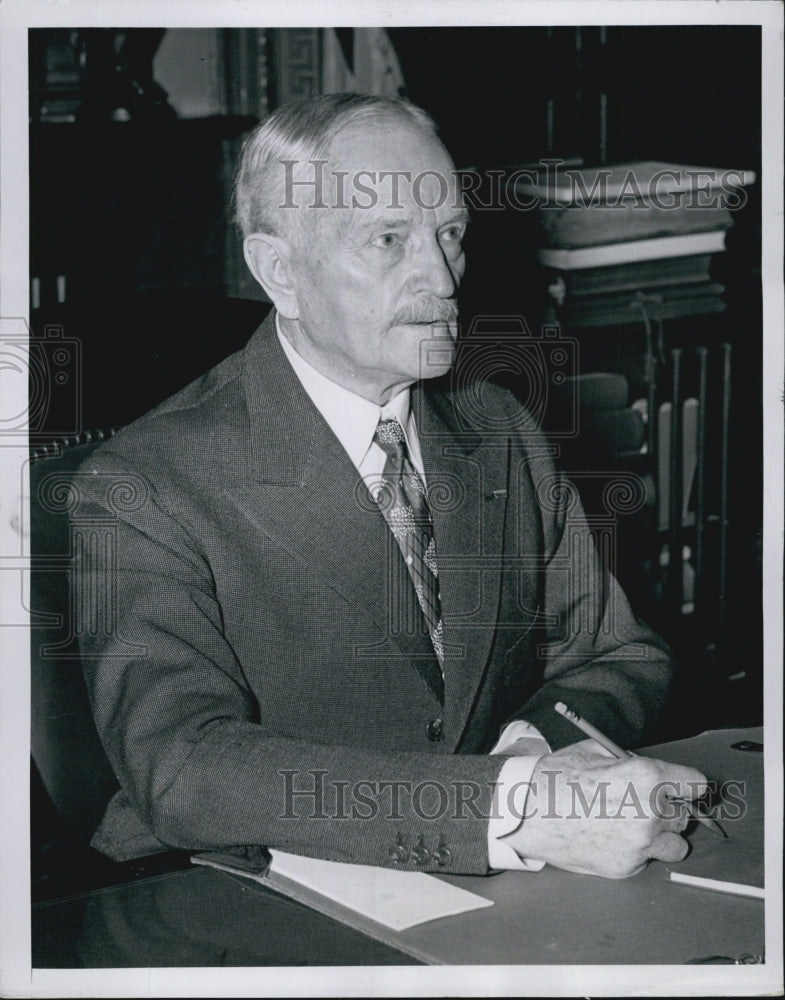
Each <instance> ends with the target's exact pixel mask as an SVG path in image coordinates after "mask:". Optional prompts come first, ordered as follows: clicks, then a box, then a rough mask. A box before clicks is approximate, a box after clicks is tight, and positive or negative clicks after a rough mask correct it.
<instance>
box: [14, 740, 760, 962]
mask: <svg viewBox="0 0 785 1000" xmlns="http://www.w3.org/2000/svg"><path fill="white" fill-rule="evenodd" d="M742 738H748V739H753V740H754V739H756V738H757V739H760V731H759V730H745V731H739V730H723V731H719V732H715V733H710V734H704V735H703V736H701V737H696V738H695V739H692V740H684V741H680V742H678V743H670V744H666V745H664V746H662V747H658V748H656V750H651V751H648V752H649V753H651V754H652V755H655V754H656V756H659V757H662V758H663V759H667V760H672V761H674V762H676V763H682V762H683V763H687V762H689V763H691V764H694V765H695V766H697V767H699V768H701V769H702V770H703V771H704V772H705V773H706V774H707V775H708V776H709V777H710V778H712V779H714V780H716V781H717V782H726V781H729V780H732V781H734V782H738V783H740V784H739V785H738V786H735V787H736V788H737V790H736V791H735V792H734V794H735V796H736V798H737V799H738V800H741V801H743V806H744V810H743V813H744V814H743V815H742V816H740V817H739V818H738V819H726V820H725V821H724V826H725V829H726V830H727V832H728V834H729V839H728V840H721V839H720V838H719V837H717V836H716V835H714V834H712V833H710V832H709V831H708V830H706V829H705V828H703V827H702V826H697V827H696V829H694V830H693V831H692V833H691V834H690V841H691V844H692V850H691V852H690V855H689V857H688V858H687V859H686V860H685V861H683V862H681V863H679V864H677V865H665V864H662V863H659V862H653V863H651V864H650V865H649V866H648V867H647V868H646V869H645V870H644V871H643V872H641V873H640V874H639V875H637V876H635V877H633V878H631V879H625V880H622V881H609V880H605V879H599V878H594V877H591V876H582V875H573V874H569V873H566V872H560V871H557V870H555V869H551V868H546V869H544V870H543V871H542V872H540V873H538V874H536V875H535V874H530V873H525V872H505V873H502V874H500V875H496V876H492V877H489V878H480V877H472V876H445V878H446V880H447V881H449V882H452V883H454V884H456V885H461V886H463V887H464V888H467V889H469V890H470V891H471V892H475V893H477V894H478V895H480V896H484V897H486V898H487V899H491V900H493V902H494V904H495V905H494V906H492V907H488V908H486V909H482V910H476V911H473V912H471V913H466V914H461V915H459V916H455V917H449V918H446V919H443V920H437V921H433V922H431V923H428V924H422V925H420V926H418V927H414V928H411V929H410V930H408V931H404V932H401V933H395V932H391V931H387V930H386V929H384V928H381V929H380V931H379V932H378V934H376V933H375V932H371V933H370V934H369V933H368V932H367V931H368V929H367V928H366V933H362V932H360V931H359V930H357V929H355V928H350V927H347V926H344V925H343V924H340V923H337V922H336V921H334V920H332V919H330V918H329V917H326V916H323V915H321V914H319V913H316V912H314V911H312V910H309V909H307V908H306V907H303V906H301V905H300V904H297V903H294V902H292V901H290V900H288V899H286V898H284V897H282V896H279V895H277V894H276V893H274V892H271V891H270V890H269V889H266V888H264V887H262V886H260V885H258V884H256V883H254V882H251V881H249V880H246V879H242V878H239V877H236V876H230V875H226V874H224V873H221V872H217V871H214V870H212V869H207V868H193V869H187V870H184V871H177V872H170V873H168V874H165V875H161V876H158V877H155V878H151V879H149V880H147V881H143V882H140V883H135V884H133V885H121V886H115V887H112V888H109V889H102V890H99V891H96V892H91V893H86V894H84V895H82V896H80V897H77V898H74V899H68V900H60V901H57V902H52V903H44V904H39V905H37V906H35V907H34V908H33V966H34V967H37V968H57V967H60V968H63V967H122V966H131V967H156V966H159V967H160V966H216V965H222V966H223V965H226V966H230V965H231V966H263V965H271V966H286V965H390V964H412V963H418V962H422V963H429V964H455V965H463V964H466V965H469V964H495V965H503V964H537V965H544V964H559V965H564V964H587V965H589V964H625V965H627V964H680V963H684V962H688V961H690V960H694V959H699V958H705V957H708V956H710V955H729V956H734V957H736V956H740V955H742V954H744V953H752V954H760V953H761V952H762V951H763V948H764V906H763V903H762V902H761V901H759V900H755V899H746V898H741V897H735V896H727V895H723V894H718V893H709V892H705V891H702V890H699V889H693V888H690V887H687V886H683V885H676V884H674V883H672V882H670V881H669V873H670V871H671V870H679V871H684V872H688V873H691V874H698V875H706V876H712V877H716V878H726V879H728V880H731V881H733V880H735V881H747V882H750V883H752V884H758V885H760V884H762V874H763V873H762V859H763V781H762V776H763V761H762V755H761V754H755V753H745V752H741V751H738V750H732V749H731V744H732V743H735V742H737V740H740V739H742ZM739 788H743V792H740V791H739V790H738V789H739ZM740 811H741V810H740Z"/></svg>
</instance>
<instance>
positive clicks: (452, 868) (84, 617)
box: [74, 449, 503, 874]
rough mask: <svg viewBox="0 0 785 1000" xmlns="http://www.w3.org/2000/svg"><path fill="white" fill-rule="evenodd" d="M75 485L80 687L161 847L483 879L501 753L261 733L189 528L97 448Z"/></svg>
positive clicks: (141, 480) (143, 481) (255, 702)
mask: <svg viewBox="0 0 785 1000" xmlns="http://www.w3.org/2000/svg"><path fill="white" fill-rule="evenodd" d="M77 482H78V486H79V490H80V503H79V506H78V512H77V516H76V522H75V524H76V527H75V530H76V538H77V544H76V549H77V553H78V555H77V559H76V564H75V567H74V569H75V575H76V587H75V593H76V597H77V603H78V605H79V607H80V616H81V621H82V623H83V627H82V630H81V631H82V652H83V660H84V667H85V678H86V681H87V686H88V691H89V695H90V700H91V704H92V708H93V713H94V717H95V721H96V726H97V729H98V732H99V735H100V737H101V740H102V742H103V745H104V748H105V750H106V753H107V755H108V757H109V760H110V762H111V764H112V766H113V768H114V770H115V772H116V774H117V777H118V779H119V781H120V784H121V787H122V789H123V792H122V793H121V795H124V796H125V797H126V799H127V801H128V802H129V803H130V805H131V806H132V808H133V810H134V812H135V814H136V816H137V817H138V819H139V821H140V823H141V825H142V826H143V827H144V828H146V829H147V830H149V831H150V832H151V833H152V834H153V835H154V837H155V838H157V840H158V841H160V842H161V844H163V845H168V846H171V847H182V848H188V849H215V848H226V847H233V846H243V845H265V846H269V847H278V848H280V849H283V850H287V851H291V852H293V853H300V854H306V855H310V856H315V857H322V858H327V859H332V860H337V861H352V862H358V863H364V864H374V865H384V866H393V865H394V866H396V867H399V868H402V869H412V870H421V871H429V870H435V871H446V872H454V873H459V872H466V873H476V874H484V873H486V872H487V871H488V856H487V827H488V815H489V811H490V809H491V798H492V789H493V785H494V782H495V778H496V775H497V774H498V771H499V770H500V768H501V766H502V764H503V758H499V757H495V758H494V757H487V756H482V755H465V756H464V755H448V754H439V753H433V754H429V753H419V752H410V751H406V750H401V751H392V752H391V751H375V750H373V749H358V748H355V747H351V746H346V745H325V744H322V743H318V744H317V743H313V742H311V741H309V740H308V738H307V734H302V735H299V734H294V735H291V736H281V735H279V734H274V733H271V732H269V731H267V730H266V729H265V728H263V726H262V725H260V722H259V718H260V711H259V700H260V699H263V697H264V692H263V691H262V692H253V691H251V690H250V688H249V685H248V683H247V682H246V678H245V676H244V671H243V664H242V663H240V662H239V661H238V659H237V657H236V655H235V653H234V651H233V649H232V647H231V644H230V643H229V642H228V641H227V638H226V636H225V633H224V630H223V627H222V608H221V604H220V601H219V600H218V598H217V595H216V587H215V581H214V579H213V577H212V574H211V568H210V565H209V562H208V560H207V559H206V557H205V555H204V553H203V552H202V550H201V547H200V543H199V540H198V539H197V538H195V537H194V536H193V534H192V532H190V531H189V527H188V524H186V523H184V521H183V520H182V519H177V518H175V517H174V516H173V515H172V514H171V513H170V512H169V511H167V509H166V508H165V505H164V504H163V502H162V501H161V499H160V496H159V494H158V493H157V491H156V488H155V485H154V483H153V482H151V480H150V478H149V477H145V476H143V475H142V474H141V473H139V472H137V471H135V470H134V469H133V467H132V466H131V465H130V464H129V462H128V461H127V460H126V459H125V458H119V457H118V456H117V455H113V454H112V452H111V451H108V450H107V449H102V451H101V453H100V454H99V455H98V456H97V457H94V458H92V459H90V460H89V463H88V466H86V467H83V469H82V472H81V475H80V476H79V477H78V480H77ZM129 483H130V484H131V487H129ZM107 484H108V485H107ZM123 484H125V485H123ZM80 537H81V541H79V540H78V539H79V538H80ZM260 572H263V567H261V568H260ZM260 655H265V651H264V650H260ZM271 667H272V668H274V669H277V670H281V669H283V670H285V669H286V665H285V663H283V664H278V663H276V664H274V665H271ZM109 812H110V813H111V812H112V810H111V809H110V811H109ZM116 812H117V810H116V809H115V813H116ZM110 841H111V831H105V833H104V836H103V837H102V842H103V843H105V842H110Z"/></svg>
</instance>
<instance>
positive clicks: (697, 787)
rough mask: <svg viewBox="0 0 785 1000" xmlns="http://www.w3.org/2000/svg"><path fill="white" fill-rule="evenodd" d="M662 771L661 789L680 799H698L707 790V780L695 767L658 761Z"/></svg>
mask: <svg viewBox="0 0 785 1000" xmlns="http://www.w3.org/2000/svg"><path fill="white" fill-rule="evenodd" d="M658 764H659V765H660V767H661V768H662V771H663V772H664V780H663V782H662V788H663V791H665V792H666V793H667V794H669V795H671V796H676V797H677V798H680V799H699V798H701V797H702V796H703V795H705V794H706V792H707V791H708V790H709V780H708V778H707V777H706V775H705V774H703V773H702V772H701V771H699V770H698V769H697V768H696V767H685V766H683V765H681V764H668V763H666V762H665V761H658Z"/></svg>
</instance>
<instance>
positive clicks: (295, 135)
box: [234, 94, 437, 236]
mask: <svg viewBox="0 0 785 1000" xmlns="http://www.w3.org/2000/svg"><path fill="white" fill-rule="evenodd" d="M385 120H394V121H397V122H403V123H406V124H409V125H412V126H414V127H415V128H419V129H420V130H421V131H423V132H425V133H429V134H432V135H435V134H436V132H437V127H436V124H435V122H434V121H433V119H432V118H431V117H430V115H428V114H427V113H426V112H425V111H423V110H422V108H418V107H417V105H415V104H412V103H411V102H410V101H407V100H404V99H403V98H389V97H378V96H375V95H372V94H323V95H321V96H319V97H312V98H308V99H307V100H303V101H293V102H291V103H289V104H285V105H283V106H282V107H280V108H278V109H277V110H276V111H274V112H273V113H272V114H271V115H269V116H268V117H267V118H266V119H265V120H264V121H263V122H262V123H261V124H259V125H257V127H256V128H255V129H254V130H253V131H252V132H251V133H250V135H249V136H248V137H247V138H246V140H245V142H244V143H243V150H242V154H241V156H240V164H239V167H238V170H237V177H236V179H235V185H234V206H235V219H236V221H237V225H238V226H239V228H240V231H241V232H242V234H243V236H248V235H249V233H269V234H271V235H275V236H290V235H292V224H291V222H289V219H290V218H291V216H292V213H287V218H286V219H285V218H284V213H283V212H282V211H281V209H280V204H281V202H280V195H281V190H280V186H279V181H280V174H278V175H277V176H276V172H275V171H274V170H273V169H272V166H273V164H280V163H281V162H282V161H292V160H294V161H296V162H298V163H303V164H304V163H307V162H310V161H312V160H318V159H323V158H324V156H325V154H326V152H327V150H328V149H329V147H330V143H331V142H332V140H333V139H334V138H335V136H336V135H337V134H338V132H339V131H341V129H343V128H345V127H346V126H347V125H361V124H363V123H368V124H370V123H378V122H380V121H382V122H383V121H385ZM294 214H295V217H297V216H299V213H294Z"/></svg>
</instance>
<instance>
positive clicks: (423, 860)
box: [411, 834, 431, 865]
mask: <svg viewBox="0 0 785 1000" xmlns="http://www.w3.org/2000/svg"><path fill="white" fill-rule="evenodd" d="M430 857H431V852H430V851H429V850H428V848H427V847H426V846H425V838H424V837H423V835H422V834H420V836H419V837H418V838H417V843H416V844H415V845H414V847H413V848H412V853H411V859H412V861H413V862H414V863H415V864H416V865H427V864H428V861H429V860H430Z"/></svg>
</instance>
